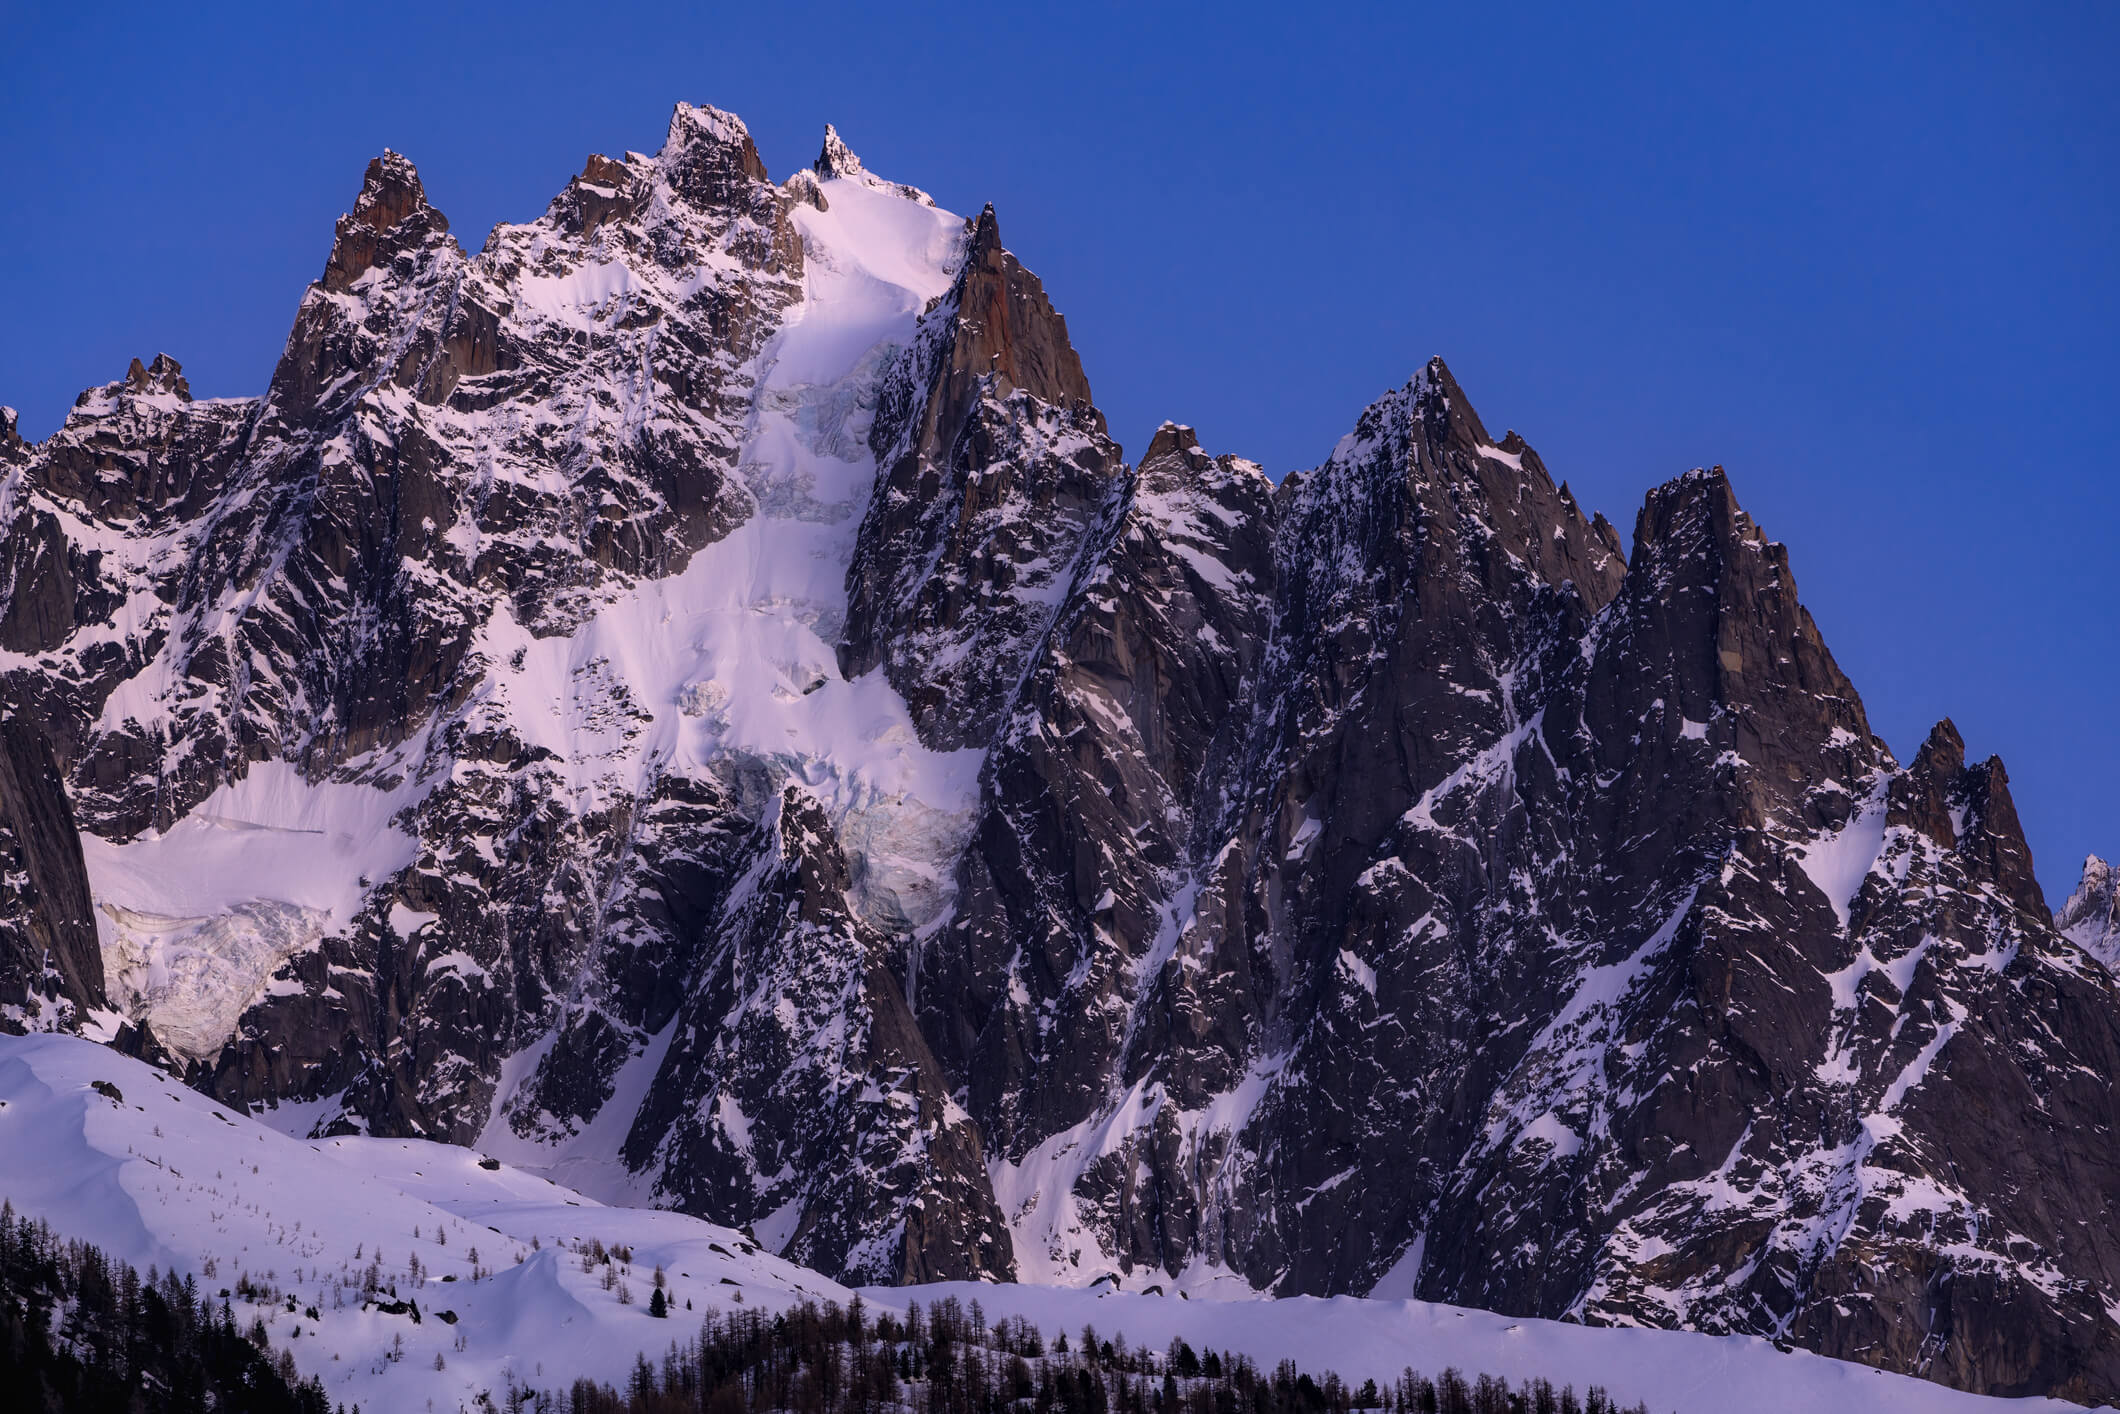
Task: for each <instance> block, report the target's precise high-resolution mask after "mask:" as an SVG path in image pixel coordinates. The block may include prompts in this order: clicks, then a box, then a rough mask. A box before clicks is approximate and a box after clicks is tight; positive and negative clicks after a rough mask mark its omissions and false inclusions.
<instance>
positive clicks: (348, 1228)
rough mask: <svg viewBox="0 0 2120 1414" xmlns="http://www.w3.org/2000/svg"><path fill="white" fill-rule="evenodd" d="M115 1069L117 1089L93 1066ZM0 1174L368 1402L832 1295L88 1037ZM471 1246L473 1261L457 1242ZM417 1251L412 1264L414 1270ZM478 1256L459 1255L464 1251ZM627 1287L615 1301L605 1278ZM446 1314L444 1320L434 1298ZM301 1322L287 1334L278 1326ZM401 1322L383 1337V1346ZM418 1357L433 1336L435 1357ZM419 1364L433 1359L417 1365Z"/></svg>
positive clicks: (1408, 1334)
mask: <svg viewBox="0 0 2120 1414" xmlns="http://www.w3.org/2000/svg"><path fill="white" fill-rule="evenodd" d="M99 1080H100V1081H104V1082H107V1083H108V1084H111V1085H114V1086H116V1087H117V1089H118V1091H119V1095H120V1097H121V1098H119V1099H115V1100H114V1099H112V1098H110V1097H109V1096H108V1095H106V1094H104V1093H101V1092H99V1091H97V1090H95V1089H93V1088H91V1086H92V1083H93V1082H95V1081H99ZM0 1194H4V1195H5V1196H6V1197H7V1198H8V1199H9V1200H10V1201H12V1202H13V1203H14V1205H15V1207H16V1208H17V1210H18V1211H20V1212H22V1213H24V1214H27V1215H30V1216H35V1217H40V1218H43V1219H45V1220H47V1221H49V1222H50V1223H51V1224H52V1226H53V1227H55V1228H56V1229H58V1230H59V1231H60V1232H61V1233H62V1234H64V1235H66V1236H69V1237H77V1238H81V1239H83V1240H86V1241H90V1242H94V1243H96V1244H98V1245H99V1246H102V1247H104V1248H105V1249H106V1250H107V1251H109V1252H111V1253H112V1254H113V1255H115V1256H117V1257H120V1258H122V1259H124V1260H126V1261H129V1262H132V1263H134V1264H135V1265H137V1266H140V1267H142V1268H143V1269H144V1268H145V1267H146V1266H147V1265H148V1264H150V1263H152V1264H155V1265H158V1266H161V1267H164V1268H174V1269H176V1270H179V1271H183V1272H189V1273H193V1274H195V1275H197V1276H198V1277H199V1279H200V1282H201V1285H202V1286H203V1287H204V1288H205V1289H206V1290H207V1291H208V1292H209V1293H210V1294H217V1293H218V1292H219V1291H220V1289H221V1288H223V1287H229V1288H233V1287H234V1286H235V1285H236V1282H237V1279H238V1277H239V1276H242V1275H247V1276H248V1277H250V1278H251V1279H252V1280H253V1281H256V1282H263V1283H268V1284H270V1285H271V1286H273V1287H275V1288H277V1289H279V1290H280V1291H281V1292H283V1293H285V1294H287V1295H292V1296H294V1297H295V1299H296V1301H297V1303H298V1304H299V1305H300V1306H302V1307H305V1308H306V1307H310V1306H313V1307H315V1309H316V1310H317V1312H318V1315H317V1317H315V1318H311V1317H310V1316H309V1315H308V1314H307V1311H306V1310H300V1311H297V1312H294V1313H289V1312H288V1311H287V1310H286V1302H285V1297H284V1295H283V1296H282V1297H281V1298H280V1299H279V1300H277V1301H274V1300H267V1301H264V1302H260V1303H250V1302H245V1301H242V1300H241V1299H240V1298H234V1297H232V1298H231V1299H232V1301H233V1303H234V1304H235V1306H236V1308H237V1310H236V1315H237V1319H238V1322H239V1323H241V1324H245V1325H247V1324H248V1323H249V1321H250V1320H251V1319H252V1318H253V1317H260V1318H263V1319H264V1320H265V1321H266V1323H267V1325H268V1327H269V1328H270V1329H271V1332H272V1336H273V1340H274V1342H275V1345H276V1346H284V1348H286V1349H287V1350H289V1351H290V1352H291V1353H292V1354H293V1355H294V1358H295V1361H296V1364H297V1365H298V1366H299V1367H300V1368H301V1370H302V1371H303V1373H304V1374H315V1375H319V1376H321V1377H322V1378H323V1380H324V1382H325V1384H326V1387H327V1388H328V1390H329V1391H330V1394H331V1397H332V1399H333V1400H334V1401H335V1402H336V1401H338V1400H345V1401H347V1402H349V1403H351V1402H354V1401H358V1402H360V1403H361V1404H362V1405H363V1407H365V1408H370V1409H417V1408H421V1407H423V1406H427V1405H429V1404H430V1403H431V1406H432V1407H435V1408H442V1409H446V1408H449V1407H451V1405H452V1404H455V1403H467V1404H468V1403H469V1402H470V1401H471V1400H472V1399H473V1398H475V1396H476V1395H477V1393H478V1392H479V1391H480V1390H489V1389H490V1390H493V1391H495V1392H499V1391H500V1390H501V1389H502V1388H504V1387H505V1385H506V1383H507V1381H508V1380H509V1379H510V1378H511V1377H512V1378H513V1379H515V1380H517V1381H519V1382H521V1383H525V1384H529V1385H533V1386H537V1387H541V1388H556V1387H561V1386H564V1385H565V1384H566V1383H568V1382H569V1381H571V1380H572V1379H574V1378H575V1377H577V1376H582V1375H587V1376H591V1377H594V1378H597V1379H601V1380H606V1381H611V1382H614V1383H616V1382H621V1381H622V1380H623V1378H624V1376H625V1374H626V1373H627V1371H628V1370H630V1369H631V1367H632V1364H633V1361H634V1358H635V1356H636V1354H637V1353H641V1352H645V1353H647V1354H648V1355H650V1356H651V1357H655V1356H659V1355H660V1353H661V1352H662V1351H663V1349H664V1348H665V1347H666V1346H667V1345H668V1343H669V1342H670V1341H671V1340H673V1339H679V1338H682V1337H683V1336H685V1335H686V1334H687V1332H688V1326H687V1324H686V1321H685V1319H684V1311H683V1306H684V1303H685V1302H688V1301H689V1302H690V1303H692V1309H693V1310H694V1311H700V1310H704V1309H705V1308H706V1307H708V1306H709V1305H712V1304H723V1303H738V1302H741V1303H743V1304H751V1305H761V1306H764V1307H766V1308H767V1309H777V1308H780V1307H784V1306H786V1305H788V1304H790V1303H791V1302H794V1301H796V1300H800V1299H802V1298H804V1297H817V1298H823V1299H832V1300H841V1301H843V1300H846V1299H847V1298H848V1297H849V1296H850V1295H851V1293H850V1292H848V1291H847V1290H846V1289H845V1288H843V1287H841V1286H839V1285H837V1284H836V1283H834V1282H832V1281H829V1280H827V1279H825V1278H823V1277H820V1276H817V1275H816V1274H814V1273H812V1272H809V1271H806V1270H804V1269H803V1268H800V1267H796V1266H792V1265H790V1264H789V1263H786V1262H783V1261H780V1260H779V1259H778V1258H775V1257H772V1256H770V1255H768V1254H767V1253H765V1252H763V1251H760V1250H759V1249H758V1248H757V1247H756V1246H755V1245H753V1244H752V1243H751V1242H750V1241H749V1240H748V1239H746V1238H745V1237H744V1236H743V1235H742V1234H739V1233H736V1232H732V1231H730V1230H729V1229H726V1228H721V1227H716V1226H714V1225H713V1224H710V1223H705V1222H701V1221H699V1220H698V1219H695V1218H688V1217H684V1216H682V1215H679V1214H676V1213H668V1212H657V1211H652V1210H646V1209H632V1208H612V1207H606V1206H604V1205H602V1204H599V1203H596V1202H594V1201H592V1200H590V1199H587V1198H584V1197H582V1196H581V1195H579V1194H577V1193H574V1192H572V1191H571V1190H569V1189H565V1188H561V1187H558V1186H556V1185H554V1184H552V1183H550V1182H548V1181H546V1180H544V1179H542V1178H536V1177H533V1176H531V1175H529V1174H526V1173H523V1172H521V1171H519V1170H516V1169H512V1168H508V1167H505V1166H504V1167H499V1168H496V1169H492V1170H488V1169H485V1168H483V1167H481V1165H480V1159H479V1156H478V1155H477V1154H475V1153H473V1152H470V1151H467V1150H464V1149H459V1148H454V1147H450V1146H447V1145H440V1144H430V1143H424V1142H419V1141H407V1140H391V1139H335V1140H308V1139H295V1138H290V1137H288V1136H286V1135H284V1134H280V1133H278V1132H276V1131H274V1130H271V1129H268V1128H266V1127H265V1126H263V1125H261V1124H258V1123H257V1122H255V1121H253V1120H251V1119H249V1118H248V1117H246V1116H243V1115H240V1114H237V1113H235V1112H233V1111H231V1110H228V1109H226V1108H224V1107H222V1106H220V1105H218V1104H215V1103H214V1102H213V1101H211V1100H209V1099H206V1098H205V1097H203V1096H201V1095H199V1094H197V1093H196V1092H193V1091H191V1090H187V1089H185V1088H184V1087H183V1086H181V1085H179V1084H177V1083H176V1082H175V1081H173V1080H171V1079H170V1078H169V1077H167V1076H165V1075H163V1074H162V1073H161V1072H159V1071H156V1070H154V1069H152V1068H150V1067H148V1066H145V1065H142V1064H140V1063H139V1062H136V1061H132V1060H128V1059H126V1058H125V1057H123V1056H120V1055H117V1054H115V1053H114V1052H112V1051H109V1050H107V1049H104V1048H103V1047H101V1046H97V1045H95V1044H93V1043H91V1042H88V1041H83V1040H78V1039H75V1038H72V1037H64V1036H33V1037H8V1036H0ZM592 1240H593V1241H598V1242H601V1243H603V1244H604V1246H605V1247H606V1248H609V1247H613V1246H625V1247H630V1248H631V1252H632V1258H631V1262H630V1266H629V1268H628V1269H625V1270H619V1269H618V1268H617V1267H615V1266H614V1267H613V1268H612V1269H611V1270H612V1274H613V1276H615V1278H616V1280H615V1282H614V1285H613V1287H612V1288H610V1289H606V1288H605V1286H604V1285H603V1282H604V1280H605V1271H606V1268H605V1267H603V1266H601V1265H599V1266H597V1267H596V1268H595V1270H593V1271H589V1270H584V1267H585V1263H584V1261H583V1259H582V1256H581V1255H580V1254H579V1253H578V1252H577V1251H576V1250H575V1249H574V1247H573V1244H574V1243H577V1242H580V1243H587V1242H590V1241H592ZM474 1252H475V1253H476V1258H475V1259H474V1255H473V1254H474ZM415 1255H416V1256H417V1258H418V1261H419V1264H420V1267H421V1268H423V1269H424V1271H423V1274H422V1275H420V1276H417V1277H416V1276H415V1275H414V1274H413V1267H412V1263H411V1259H412V1258H413V1257H414V1256H415ZM371 1263H374V1264H376V1267H377V1270H378V1272H379V1276H380V1280H381V1284H382V1286H383V1287H384V1288H386V1289H387V1288H390V1287H393V1286H394V1287H395V1288H396V1291H397V1293H398V1295H399V1297H400V1298H401V1299H402V1298H410V1299H411V1300H412V1301H415V1302H417V1303H418V1305H419V1307H420V1308H421V1310H422V1311H423V1313H425V1319H423V1320H422V1321H421V1322H419V1323H418V1324H414V1323H413V1322H412V1321H411V1320H410V1318H409V1316H402V1315H389V1314H385V1313H383V1312H382V1311H380V1310H379V1309H374V1308H370V1309H366V1310H364V1309H363V1306H364V1302H363V1301H362V1296H361V1287H362V1283H363V1280H364V1274H365V1272H366V1271H367V1270H368V1267H369V1264H371ZM474 1263H476V1265H474ZM658 1263H660V1264H661V1265H662V1266H663V1267H665V1268H666V1269H667V1271H668V1276H669V1282H670V1291H671V1293H672V1295H673V1297H674V1298H675V1300H676V1302H677V1304H678V1306H679V1317H678V1319H676V1320H673V1321H657V1320H654V1319H653V1318H651V1317H650V1316H648V1314H647V1306H646V1302H647V1296H648V1291H649V1286H650V1273H651V1272H652V1270H653V1268H654V1267H655V1265H656V1264H658ZM621 1287H624V1288H629V1289H630V1291H631V1294H632V1296H633V1301H632V1302H631V1303H630V1304H628V1303H623V1302H621V1301H620V1299H619V1290H620V1289H621ZM862 1294H863V1296H864V1299H867V1300H869V1301H870V1302H872V1303H873V1304H875V1305H878V1306H883V1307H890V1308H902V1307H903V1306H904V1304H905V1303H906V1302H908V1301H911V1300H933V1299H937V1298H939V1297H942V1296H945V1295H955V1296H958V1297H960V1298H962V1299H970V1298H974V1297H976V1298H977V1299H978V1300H979V1301H980V1302H981V1303H982V1305H983V1306H984V1307H985V1309H986V1311H987V1312H988V1314H989V1315H990V1316H999V1315H1021V1316H1024V1317H1026V1318H1028V1319H1030V1320H1032V1321H1034V1322H1035V1323H1037V1324H1038V1325H1039V1326H1040V1327H1041V1328H1043V1329H1044V1330H1045V1331H1046V1332H1047V1333H1048V1334H1049V1335H1050V1334H1055V1333H1058V1332H1060V1331H1063V1330H1065V1331H1068V1332H1075V1331H1078V1330H1080V1328H1081V1327H1082V1326H1083V1325H1084V1324H1086V1323H1087V1324H1094V1325H1095V1326H1097V1327H1098V1328H1099V1329H1100V1330H1101V1331H1103V1332H1104V1333H1105V1334H1107V1335H1109V1334H1112V1333H1115V1332H1118V1331H1124V1332H1125V1333H1126V1336H1127V1338H1128V1340H1129V1341H1130V1342H1132V1343H1133V1344H1135V1345H1137V1346H1138V1345H1149V1346H1161V1345H1164V1344H1167V1343H1168V1342H1169V1340H1170V1339H1171V1337H1172V1336H1180V1335H1182V1336H1183V1337H1185V1338H1186V1339H1187V1340H1188V1341H1190V1342H1192V1343H1193V1344H1194V1345H1195V1346H1204V1347H1214V1348H1219V1349H1226V1350H1240V1351H1243V1352H1246V1353H1248V1354H1250V1355H1251V1356H1252V1357H1253V1358H1254V1359H1257V1360H1259V1361H1261V1362H1264V1363H1271V1362H1274V1361H1278V1360H1280V1359H1282V1358H1284V1357H1286V1358H1292V1359H1294V1360H1296V1361H1297V1362H1298V1363H1299V1364H1301V1365H1302V1366H1303V1367H1305V1368H1307V1369H1310V1370H1315V1371H1322V1370H1326V1369H1334V1370H1338V1371H1339V1372H1340V1373H1341V1374H1342V1375H1343V1376H1346V1377H1351V1378H1354V1379H1357V1380H1359V1379H1362V1378H1365V1377H1369V1376H1375V1377H1377V1378H1378V1379H1380V1380H1381V1379H1383V1378H1385V1377H1387V1376H1389V1375H1393V1374H1395V1373H1397V1372H1398V1371H1399V1370H1400V1369H1401V1368H1402V1367H1404V1366H1407V1365H1412V1366H1414V1367H1416V1368H1419V1369H1423V1370H1428V1371H1431V1372H1432V1371H1438V1370H1440V1369H1442V1368H1443V1367H1444V1366H1446V1365H1453V1364H1454V1365H1457V1366H1458V1367H1460V1368H1461V1369H1464V1370H1466V1371H1468V1372H1476V1371H1482V1370H1484V1371H1489V1372H1492V1373H1495V1374H1501V1375H1507V1376H1509V1377H1511V1378H1521V1377H1523V1376H1526V1375H1531V1374H1543V1375H1546V1376H1547V1377H1549V1378H1552V1379H1554V1380H1556V1381H1561V1380H1566V1381H1570V1382H1572V1383H1574V1384H1575V1385H1576V1386H1577V1387H1578V1388H1581V1387H1585V1386H1588V1385H1590V1384H1602V1385H1605V1386H1607V1387H1608V1388H1609V1389H1611V1390H1612V1392H1613V1393H1614V1394H1615V1395H1617V1396H1619V1397H1620V1398H1621V1399H1622V1400H1625V1401H1628V1402H1631V1401H1633V1400H1636V1399H1644V1400H1647V1401H1648V1403H1649V1405H1650V1407H1651V1408H1652V1409H1655V1410H1658V1411H1662V1410H1665V1409H1672V1410H1717V1411H1728V1414H1746V1411H1753V1410H1757V1411H1761V1414H1766V1411H1770V1410H1771V1411H1775V1412H1776V1414H1779V1411H1784V1410H1789V1409H1805V1410H1821V1411H1823V1410H1851V1411H1852V1410H1864V1411H1873V1410H1874V1411H1883V1414H1891V1411H1908V1414H1912V1412H1913V1411H1938V1412H1939V1414H1948V1412H1949V1411H1965V1414H1978V1412H1979V1411H1986V1410H2001V1409H2005V1408H2008V1409H2026V1410H2031V1409H2041V1410H2046V1409H2052V1410H2061V1409H2067V1408H2072V1407H2073V1406H2070V1405H2064V1404H2061V1403H2058V1402H2056V1401H2052V1400H2014V1401H2005V1400H1991V1399H1982V1398H1978V1397H1976V1396H1972V1395H1966V1394H1961V1393H1958V1392H1956V1391H1952V1390H1948V1389H1944V1388H1942V1387H1941V1386H1937V1385H1932V1384H1928V1383H1926V1382H1923V1381H1920V1380H1914V1379H1909V1378H1906V1377H1903V1376H1897V1375H1886V1374H1881V1373H1877V1372H1875V1371H1871V1370H1867V1369H1863V1368H1860V1367H1858V1366H1854V1365H1847V1364H1843V1363H1840V1362H1836V1361H1832V1360H1824V1359H1820V1358H1818V1357H1816V1356H1812V1355H1808V1354H1803V1353H1795V1354H1783V1353H1781V1352H1779V1351H1777V1350H1775V1349H1774V1347H1773V1346H1772V1345H1770V1344H1768V1343H1767V1342H1765V1341H1761V1340H1756V1339H1751V1338H1745V1337H1722V1338H1718V1337H1710V1336H1700V1335H1691V1334H1685V1333H1679V1332H1670V1331H1649V1330H1632V1329H1594V1328H1589V1327H1583V1326H1571V1325H1563V1324H1560V1323H1558V1322H1551V1321H1532V1320H1513V1319H1511V1318H1509V1317H1505V1316H1497V1315H1494V1314H1491V1313H1488V1312H1483V1311H1470V1310H1461V1309H1458V1308H1454V1307H1449V1306H1440V1305H1435V1304H1432V1303H1428V1302H1420V1301H1368V1300H1360V1299H1357V1298H1353V1297H1339V1298H1334V1299H1331V1300H1316V1299H1311V1298H1301V1299H1296V1300H1286V1301H1211V1300H1182V1299H1176V1298H1173V1297H1169V1296H1162V1295H1142V1294H1132V1293H1115V1292H1107V1291H1102V1290H1099V1289H1091V1290H1081V1289H1065V1288H1058V1287H1035V1286H980V1285H971V1284H951V1285H945V1286H935V1287H912V1288H904V1287H900V1288H879V1289H875V1290H870V1291H865V1292H864V1293H862ZM443 1311H450V1312H454V1313H455V1314H456V1316H457V1317H458V1319H457V1321H456V1322H455V1323H454V1324H451V1323H448V1322H445V1321H444V1320H442V1319H439V1315H440V1313H441V1312H443ZM297 1330H299V1334H297ZM399 1339H402V1355H401V1356H400V1357H399V1358H392V1356H393V1347H394V1343H395V1342H396V1341H398V1340H399ZM437 1356H439V1357H440V1360H439V1362H438V1361H437V1358H436V1357H437ZM438 1363H439V1368H438V1367H437V1366H438Z"/></svg>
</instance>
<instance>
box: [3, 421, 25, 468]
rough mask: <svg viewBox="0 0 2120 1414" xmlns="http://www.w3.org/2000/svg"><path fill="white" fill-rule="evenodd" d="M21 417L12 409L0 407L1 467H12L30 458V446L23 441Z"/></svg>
mask: <svg viewBox="0 0 2120 1414" xmlns="http://www.w3.org/2000/svg"><path fill="white" fill-rule="evenodd" d="M21 416H22V415H21V414H20V413H18V412H16V411H15V410H14V409H13V408H11V407H0V466H11V465H13V464H14V463H16V462H19V461H22V460H25V459H26V458H27V457H28V456H29V444H28V443H27V442H25V441H23V440H22V424H21Z"/></svg>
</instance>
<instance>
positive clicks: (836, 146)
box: [810, 123, 866, 181]
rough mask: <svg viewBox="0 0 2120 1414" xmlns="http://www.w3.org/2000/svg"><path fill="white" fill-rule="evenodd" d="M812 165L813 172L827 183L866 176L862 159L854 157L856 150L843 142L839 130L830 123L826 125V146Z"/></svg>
mask: <svg viewBox="0 0 2120 1414" xmlns="http://www.w3.org/2000/svg"><path fill="white" fill-rule="evenodd" d="M810 165H811V168H812V170H814V171H815V172H816V173H817V175H818V176H819V177H822V178H823V179H825V180H826V181H830V180H832V179H833V178H835V177H861V176H863V175H865V174H866V169H865V168H863V167H862V165H861V159H860V158H859V157H856V156H855V155H854V149H853V148H851V147H848V146H847V145H846V143H845V142H844V141H842V140H841V138H840V136H839V129H837V128H835V127H833V126H832V125H831V124H830V123H826V124H825V125H824V146H823V148H821V149H820V150H819V151H818V154H817V160H816V161H815V162H813V163H812V164H810Z"/></svg>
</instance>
